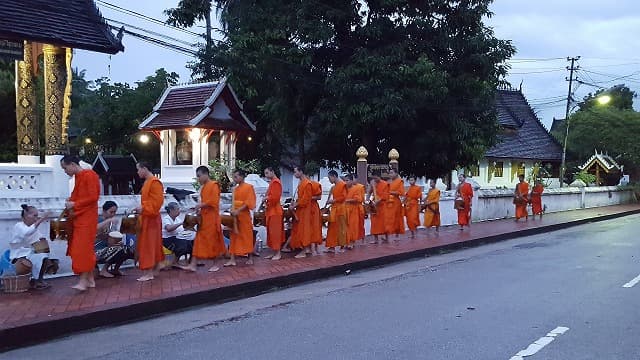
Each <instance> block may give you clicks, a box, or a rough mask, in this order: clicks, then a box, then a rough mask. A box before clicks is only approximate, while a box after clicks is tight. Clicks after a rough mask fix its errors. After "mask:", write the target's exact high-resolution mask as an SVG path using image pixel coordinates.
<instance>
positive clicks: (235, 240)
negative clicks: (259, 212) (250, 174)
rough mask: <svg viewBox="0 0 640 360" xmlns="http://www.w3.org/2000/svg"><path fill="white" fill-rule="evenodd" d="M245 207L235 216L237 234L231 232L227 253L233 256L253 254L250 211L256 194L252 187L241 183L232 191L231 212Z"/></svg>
mask: <svg viewBox="0 0 640 360" xmlns="http://www.w3.org/2000/svg"><path fill="white" fill-rule="evenodd" d="M243 205H246V206H247V207H246V208H245V209H244V210H242V211H240V213H239V214H237V215H236V224H237V227H238V232H237V233H236V232H234V231H232V232H231V245H230V246H229V253H231V254H234V255H246V254H250V253H253V221H252V220H251V210H253V209H255V207H256V193H255V191H254V190H253V185H251V184H247V183H245V182H243V183H242V184H239V185H238V186H236V187H235V188H234V189H233V204H232V206H233V210H234V211H235V210H236V209H239V208H241V207H242V206H243Z"/></svg>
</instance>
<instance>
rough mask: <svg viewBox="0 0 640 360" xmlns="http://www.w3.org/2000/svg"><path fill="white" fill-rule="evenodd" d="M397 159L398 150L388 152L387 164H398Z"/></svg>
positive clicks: (398, 156)
mask: <svg viewBox="0 0 640 360" xmlns="http://www.w3.org/2000/svg"><path fill="white" fill-rule="evenodd" d="M399 158H400V154H399V153H398V150H396V149H391V151H389V162H398V159H399Z"/></svg>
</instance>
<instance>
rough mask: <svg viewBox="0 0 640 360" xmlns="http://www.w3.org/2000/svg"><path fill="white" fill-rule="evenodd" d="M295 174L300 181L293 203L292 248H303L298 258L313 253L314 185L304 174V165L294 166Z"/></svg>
mask: <svg viewBox="0 0 640 360" xmlns="http://www.w3.org/2000/svg"><path fill="white" fill-rule="evenodd" d="M293 176H295V177H296V178H297V179H298V180H299V181H300V182H299V183H298V189H297V190H296V194H297V196H298V197H297V198H296V199H295V202H294V203H293V204H292V205H291V206H292V207H293V209H294V210H295V217H294V220H293V229H292V230H291V242H290V247H291V248H292V249H301V251H300V252H299V253H298V254H297V255H296V256H295V257H296V258H304V257H306V256H307V254H311V237H312V232H313V231H314V230H313V219H312V212H311V201H312V200H311V199H312V198H313V185H311V181H310V180H309V178H307V176H306V175H305V174H304V170H302V167H299V166H296V167H294V168H293Z"/></svg>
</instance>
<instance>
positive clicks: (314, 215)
mask: <svg viewBox="0 0 640 360" xmlns="http://www.w3.org/2000/svg"><path fill="white" fill-rule="evenodd" d="M310 181H311V189H312V192H313V197H312V198H311V219H312V220H311V221H312V231H311V254H312V255H320V253H319V252H318V245H320V244H322V213H320V204H319V203H318V202H319V201H320V200H321V199H322V185H321V184H320V183H319V182H317V181H313V180H310Z"/></svg>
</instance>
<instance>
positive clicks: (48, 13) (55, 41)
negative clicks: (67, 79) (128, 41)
mask: <svg viewBox="0 0 640 360" xmlns="http://www.w3.org/2000/svg"><path fill="white" fill-rule="evenodd" d="M0 38H2V39H7V40H18V41H20V40H30V41H35V42H41V43H45V44H52V45H58V46H62V47H70V48H76V49H84V50H91V51H97V52H102V53H109V54H115V53H117V52H119V51H123V50H124V47H123V46H122V43H121V42H120V40H118V39H117V38H116V37H115V36H114V35H113V34H112V33H111V31H110V30H109V26H108V25H107V24H106V23H105V21H104V19H103V18H102V15H100V12H99V11H98V8H97V7H96V6H95V4H94V2H93V0H29V1H24V0H2V4H1V5H0Z"/></svg>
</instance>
